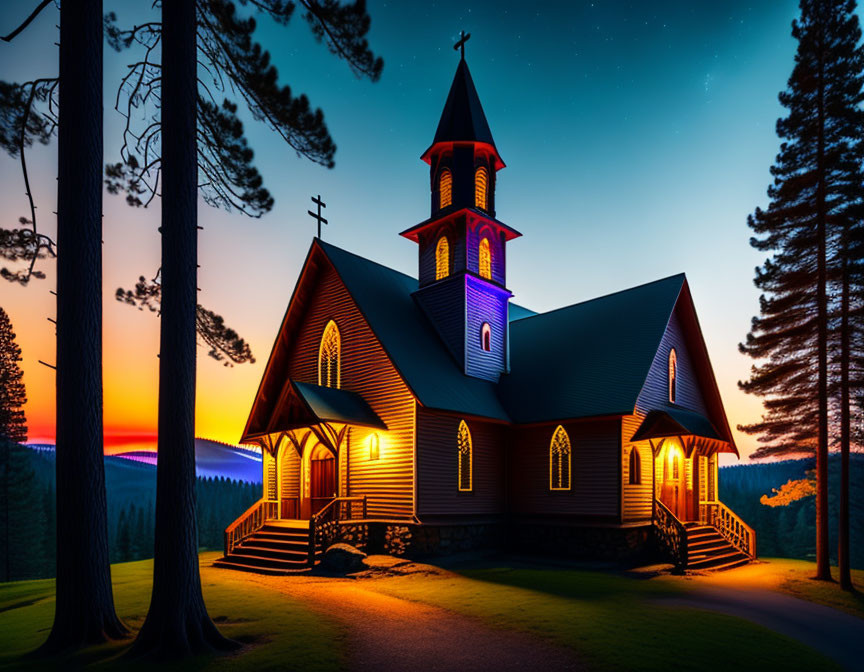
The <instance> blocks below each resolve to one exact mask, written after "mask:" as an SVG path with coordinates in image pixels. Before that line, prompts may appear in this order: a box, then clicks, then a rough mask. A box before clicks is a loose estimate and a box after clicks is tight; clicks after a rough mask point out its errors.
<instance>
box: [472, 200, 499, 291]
mask: <svg viewBox="0 0 864 672" xmlns="http://www.w3.org/2000/svg"><path fill="white" fill-rule="evenodd" d="M470 221H471V223H470V225H469V226H468V236H467V250H466V252H467V254H468V270H469V271H472V272H474V273H476V274H477V275H480V240H481V239H482V238H488V239H489V248H490V250H491V252H492V280H493V281H495V282H497V283H498V284H499V285H502V286H504V285H506V284H507V273H506V270H507V268H506V263H505V262H506V258H505V255H504V247H505V243H504V238H503V235H498V236H496V235H495V231H494V229H493V228H492V226H491V225H490V224H488V223H486V222H484V220H482V219H480V218H476V219H475V218H474V217H472V218H471V220H470Z"/></svg>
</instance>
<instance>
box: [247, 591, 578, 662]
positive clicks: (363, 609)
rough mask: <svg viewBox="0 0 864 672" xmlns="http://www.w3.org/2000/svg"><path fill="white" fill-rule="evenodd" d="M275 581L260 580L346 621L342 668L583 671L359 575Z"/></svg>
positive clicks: (567, 654) (534, 645)
mask: <svg viewBox="0 0 864 672" xmlns="http://www.w3.org/2000/svg"><path fill="white" fill-rule="evenodd" d="M250 576H253V575H250ZM256 578H257V577H256ZM274 578H275V577H266V585H267V586H268V587H270V588H271V589H272V588H276V589H278V590H280V591H282V592H284V593H285V594H287V595H290V596H291V597H294V598H297V599H300V600H303V602H305V603H306V604H307V605H309V606H310V607H312V608H313V609H316V610H318V611H320V612H321V613H323V614H324V615H326V616H327V617H328V618H335V619H337V620H338V621H340V622H341V623H342V624H343V625H345V626H347V637H348V647H347V650H348V652H349V668H348V669H349V670H352V671H354V672H366V671H371V670H375V671H376V672H391V671H392V672H406V671H410V670H418V671H419V670H430V671H439V670H440V671H450V670H459V671H462V670H466V671H468V670H471V671H475V672H487V671H488V672H511V671H517V670H525V671H527V670H542V671H543V672H558V671H564V670H567V671H572V670H583V669H586V668H585V666H584V665H583V664H582V663H580V661H579V660H578V659H577V658H576V657H575V654H574V653H573V652H572V651H571V650H569V649H565V648H563V647H557V646H554V645H552V644H550V643H548V642H544V641H542V640H541V639H539V638H537V637H534V636H531V635H529V634H524V633H518V632H513V631H510V630H497V629H495V628H490V627H488V626H486V625H484V624H483V623H480V622H479V621H477V620H474V619H471V618H468V617H465V616H462V615H459V614H454V613H452V612H450V611H447V610H445V609H441V608H439V607H433V606H429V605H425V604H419V603H417V602H411V601H408V600H404V599H400V598H397V597H393V596H390V595H384V594H382V593H379V592H377V591H375V590H372V589H371V588H366V587H364V584H366V583H367V581H364V580H352V579H327V578H317V577H290V578H279V579H277V580H276V581H274V580H273V579H274ZM253 580H254V579H253ZM373 581H374V579H373Z"/></svg>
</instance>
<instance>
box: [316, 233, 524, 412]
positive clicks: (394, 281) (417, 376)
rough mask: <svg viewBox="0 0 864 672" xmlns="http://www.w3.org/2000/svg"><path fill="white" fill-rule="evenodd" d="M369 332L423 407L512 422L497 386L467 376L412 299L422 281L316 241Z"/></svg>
mask: <svg viewBox="0 0 864 672" xmlns="http://www.w3.org/2000/svg"><path fill="white" fill-rule="evenodd" d="M316 243H317V244H318V245H320V246H321V249H322V250H323V251H324V254H326V255H327V258H328V259H329V260H330V262H331V263H332V264H333V266H334V268H335V269H336V272H337V273H338V274H339V277H340V278H342V282H343V283H345V287H346V288H347V289H348V292H349V293H350V294H351V296H352V298H353V299H354V301H355V302H356V304H357V307H358V308H359V309H360V312H361V313H363V316H364V317H365V318H366V321H367V322H368V323H369V327H370V328H371V329H372V331H373V332H374V334H375V336H376V337H377V338H378V340H379V341H380V342H381V345H382V346H383V347H384V349H385V350H386V351H387V354H388V355H389V356H390V360H391V361H392V362H393V365H394V366H395V367H396V369H397V370H398V371H399V373H400V374H401V375H402V377H403V378H404V380H405V382H406V384H407V385H408V386H409V387H410V388H411V390H412V391H413V392H414V394H415V395H416V396H417V398H418V399H419V400H420V403H421V404H423V405H424V406H427V407H429V408H436V409H440V410H445V411H454V412H457V413H465V414H468V415H477V416H481V417H485V418H494V419H496V420H505V421H506V420H508V416H507V413H506V412H505V411H504V407H503V406H502V405H501V402H500V401H499V399H498V396H497V394H496V393H495V384H494V383H491V382H489V381H486V380H480V379H479V378H471V377H469V376H466V375H464V374H463V373H462V370H461V369H460V368H459V366H458V364H457V363H456V360H454V359H453V357H451V356H450V353H449V352H448V350H447V348H446V347H445V345H444V343H443V342H442V341H441V339H440V338H439V337H438V334H437V332H436V331H435V327H434V326H432V324H431V323H430V322H429V320H428V318H427V317H426V315H425V313H424V312H423V310H422V309H421V308H420V306H418V305H417V304H416V303H415V301H414V298H413V297H412V296H411V294H412V293H413V292H415V291H417V280H416V279H414V278H412V277H410V276H408V275H405V274H404V273H400V272H398V271H394V270H393V269H392V268H387V267H386V266H382V265H381V264H376V263H375V262H373V261H369V260H368V259H364V258H363V257H360V256H357V255H356V254H352V253H351V252H346V251H345V250H342V249H340V248H338V247H334V246H333V245H330V244H329V243H325V242H323V241H320V240H319V241H316Z"/></svg>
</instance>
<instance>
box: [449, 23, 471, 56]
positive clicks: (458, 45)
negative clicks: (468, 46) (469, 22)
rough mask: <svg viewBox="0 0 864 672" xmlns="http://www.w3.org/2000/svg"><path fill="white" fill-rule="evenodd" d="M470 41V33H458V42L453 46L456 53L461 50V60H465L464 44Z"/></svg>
mask: <svg viewBox="0 0 864 672" xmlns="http://www.w3.org/2000/svg"><path fill="white" fill-rule="evenodd" d="M470 39H471V33H466V32H465V31H464V30H460V31H459V41H458V42H457V43H456V44H454V45H453V48H454V49H455V50H456V51H459V50H460V49H461V50H462V60H463V61H464V60H465V43H466V42H467V41H468V40H470Z"/></svg>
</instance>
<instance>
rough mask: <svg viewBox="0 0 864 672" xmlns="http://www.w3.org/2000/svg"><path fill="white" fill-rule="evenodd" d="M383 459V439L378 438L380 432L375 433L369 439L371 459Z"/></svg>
mask: <svg viewBox="0 0 864 672" xmlns="http://www.w3.org/2000/svg"><path fill="white" fill-rule="evenodd" d="M379 457H381V437H380V436H378V432H374V433H373V434H372V435H371V436H370V437H369V459H370V460H377V459H378V458H379Z"/></svg>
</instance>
